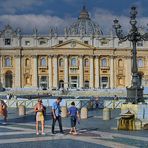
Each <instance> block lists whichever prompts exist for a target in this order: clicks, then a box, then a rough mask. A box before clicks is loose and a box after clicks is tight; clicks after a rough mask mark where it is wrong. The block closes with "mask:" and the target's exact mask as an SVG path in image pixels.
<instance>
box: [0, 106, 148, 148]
mask: <svg viewBox="0 0 148 148" xmlns="http://www.w3.org/2000/svg"><path fill="white" fill-rule="evenodd" d="M16 112H17V111H16V110H15V109H11V110H9V120H8V123H7V125H3V124H2V120H1V119H0V148H26V147H27V148H40V147H43V148H46V147H47V148H53V147H55V148H69V147H70V148H76V147H77V148H91V147H93V148H104V147H112V148H136V147H142V148H147V147H148V138H147V135H148V131H147V130H143V131H118V130H116V122H117V121H116V117H117V116H118V115H119V110H113V111H112V119H111V120H109V121H103V120H102V110H94V111H89V118H88V119H86V120H81V121H80V125H78V127H77V128H78V133H79V134H78V135H76V136H74V135H70V134H68V132H69V127H70V120H69V118H65V119H63V127H64V134H60V133H58V131H59V129H58V127H57V128H56V132H57V134H55V135H52V134H51V119H50V117H49V114H48V113H49V110H48V111H47V116H46V127H45V132H46V135H44V136H42V135H38V136H37V135H36V134H35V121H34V113H32V112H31V111H29V112H28V114H27V115H26V116H25V117H19V116H18V115H17V114H16Z"/></svg>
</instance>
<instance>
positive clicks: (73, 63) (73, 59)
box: [71, 58, 77, 67]
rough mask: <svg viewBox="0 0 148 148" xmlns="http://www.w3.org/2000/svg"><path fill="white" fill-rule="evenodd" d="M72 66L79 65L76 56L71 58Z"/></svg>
mask: <svg viewBox="0 0 148 148" xmlns="http://www.w3.org/2000/svg"><path fill="white" fill-rule="evenodd" d="M71 66H72V67H75V66H77V60H76V58H72V59H71Z"/></svg>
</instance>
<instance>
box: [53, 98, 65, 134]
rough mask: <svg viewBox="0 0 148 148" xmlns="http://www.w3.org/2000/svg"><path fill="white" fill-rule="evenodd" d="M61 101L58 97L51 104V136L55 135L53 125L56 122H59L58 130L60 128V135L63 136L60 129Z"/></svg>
mask: <svg viewBox="0 0 148 148" xmlns="http://www.w3.org/2000/svg"><path fill="white" fill-rule="evenodd" d="M61 101H62V98H61V97H58V98H57V99H56V101H55V102H54V103H53V104H52V129H51V130H52V131H51V132H52V134H55V131H54V129H55V123H56V121H57V120H58V122H59V128H60V133H62V134H63V129H62V119H61V107H60V103H61Z"/></svg>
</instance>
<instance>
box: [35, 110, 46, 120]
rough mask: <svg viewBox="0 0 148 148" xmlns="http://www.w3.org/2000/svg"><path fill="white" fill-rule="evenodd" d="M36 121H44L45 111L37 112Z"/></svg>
mask: <svg viewBox="0 0 148 148" xmlns="http://www.w3.org/2000/svg"><path fill="white" fill-rule="evenodd" d="M36 121H44V115H43V112H37V113H36Z"/></svg>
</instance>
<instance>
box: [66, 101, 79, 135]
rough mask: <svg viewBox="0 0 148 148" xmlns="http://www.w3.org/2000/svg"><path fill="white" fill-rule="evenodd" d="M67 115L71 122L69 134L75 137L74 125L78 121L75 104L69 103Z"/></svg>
mask: <svg viewBox="0 0 148 148" xmlns="http://www.w3.org/2000/svg"><path fill="white" fill-rule="evenodd" d="M68 113H69V115H70V121H71V129H70V132H69V133H70V134H74V135H77V131H76V123H77V119H80V116H79V112H78V109H77V108H76V106H75V102H72V103H71V107H70V108H69V109H68Z"/></svg>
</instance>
